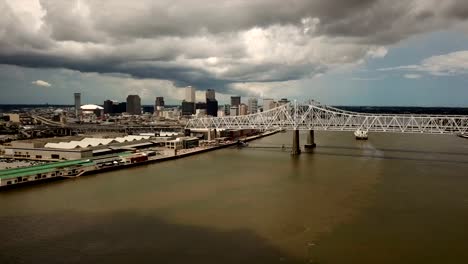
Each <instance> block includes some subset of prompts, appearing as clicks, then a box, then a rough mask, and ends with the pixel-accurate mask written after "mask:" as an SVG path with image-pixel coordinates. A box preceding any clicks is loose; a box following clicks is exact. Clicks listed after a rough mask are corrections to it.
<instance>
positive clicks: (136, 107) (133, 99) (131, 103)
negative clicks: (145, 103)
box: [127, 95, 141, 115]
mask: <svg viewBox="0 0 468 264" xmlns="http://www.w3.org/2000/svg"><path fill="white" fill-rule="evenodd" d="M127 113H128V114H130V115H141V99H140V96H138V95H129V96H127Z"/></svg>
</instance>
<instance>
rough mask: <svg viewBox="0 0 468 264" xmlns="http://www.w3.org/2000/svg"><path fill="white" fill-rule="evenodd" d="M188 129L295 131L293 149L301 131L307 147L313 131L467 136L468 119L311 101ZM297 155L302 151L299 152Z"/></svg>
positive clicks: (200, 121)
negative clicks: (347, 108)
mask: <svg viewBox="0 0 468 264" xmlns="http://www.w3.org/2000/svg"><path fill="white" fill-rule="evenodd" d="M186 129H260V130H270V129H285V130H295V131H296V133H294V134H293V137H297V139H296V138H294V139H293V149H294V148H298V147H299V141H298V140H299V136H298V135H299V133H298V132H299V130H309V131H311V133H310V135H309V139H308V144H309V145H313V146H315V144H314V142H313V138H314V136H313V131H314V130H320V131H357V130H360V131H363V132H365V133H367V132H391V133H423V134H464V133H467V131H468V116H460V115H410V114H400V115H399V114H370V113H360V112H352V111H345V110H342V109H338V108H335V107H331V106H327V105H322V104H320V103H318V102H316V101H308V102H305V103H297V102H290V103H287V104H284V105H281V106H279V107H276V108H273V109H270V110H268V111H264V112H261V113H256V114H250V115H243V116H225V117H204V118H193V119H190V120H189V121H188V123H187V125H186ZM294 152H295V150H293V153H294ZM296 152H300V150H298V149H296Z"/></svg>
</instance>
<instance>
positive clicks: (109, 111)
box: [104, 100, 114, 114]
mask: <svg viewBox="0 0 468 264" xmlns="http://www.w3.org/2000/svg"><path fill="white" fill-rule="evenodd" d="M113 105H114V102H112V101H111V100H105V101H104V114H112V112H113V111H112V110H113V109H112V108H113Z"/></svg>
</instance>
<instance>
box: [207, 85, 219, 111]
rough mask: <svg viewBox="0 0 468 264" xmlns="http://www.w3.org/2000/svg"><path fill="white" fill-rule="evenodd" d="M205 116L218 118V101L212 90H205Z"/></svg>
mask: <svg viewBox="0 0 468 264" xmlns="http://www.w3.org/2000/svg"><path fill="white" fill-rule="evenodd" d="M206 114H207V115H209V116H218V101H216V94H215V91H214V90H213V89H208V90H206Z"/></svg>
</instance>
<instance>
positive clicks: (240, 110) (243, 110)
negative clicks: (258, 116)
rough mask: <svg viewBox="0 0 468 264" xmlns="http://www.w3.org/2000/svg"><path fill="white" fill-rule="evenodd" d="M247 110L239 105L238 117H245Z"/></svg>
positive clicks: (244, 105)
mask: <svg viewBox="0 0 468 264" xmlns="http://www.w3.org/2000/svg"><path fill="white" fill-rule="evenodd" d="M247 112H248V108H247V105H246V104H240V105H239V115H247Z"/></svg>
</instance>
